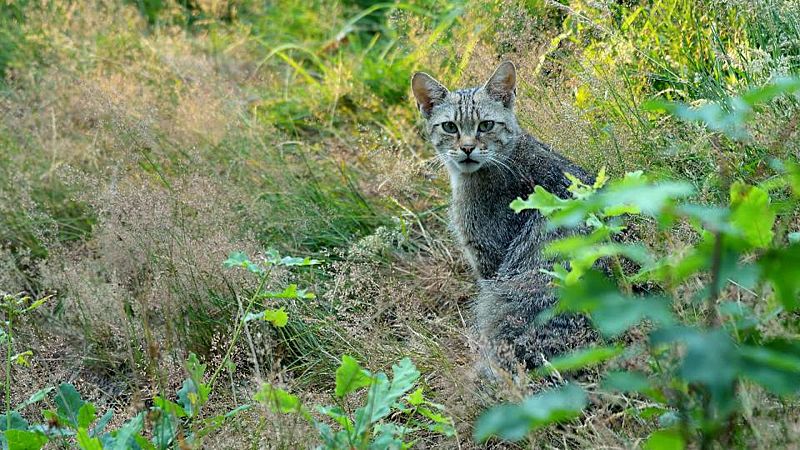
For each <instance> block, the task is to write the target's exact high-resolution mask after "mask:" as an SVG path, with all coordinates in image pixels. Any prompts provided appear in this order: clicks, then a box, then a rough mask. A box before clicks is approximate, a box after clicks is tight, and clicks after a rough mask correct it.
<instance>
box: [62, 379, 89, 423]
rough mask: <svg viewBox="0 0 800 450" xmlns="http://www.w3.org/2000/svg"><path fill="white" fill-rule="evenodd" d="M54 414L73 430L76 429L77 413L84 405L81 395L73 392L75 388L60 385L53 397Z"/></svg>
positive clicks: (66, 384) (65, 384)
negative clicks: (54, 404) (55, 407)
mask: <svg viewBox="0 0 800 450" xmlns="http://www.w3.org/2000/svg"><path fill="white" fill-rule="evenodd" d="M55 402H56V406H57V409H56V412H57V413H58V415H59V416H60V417H62V418H63V419H65V420H66V421H67V422H68V424H69V425H71V426H72V427H73V428H77V427H78V413H79V412H80V410H81V408H82V407H83V405H84V404H85V403H86V402H85V401H83V399H82V398H81V395H80V394H79V393H78V391H77V390H75V386H73V385H71V384H69V383H61V385H59V386H58V392H57V393H56V396H55Z"/></svg>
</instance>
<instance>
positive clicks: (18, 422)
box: [0, 411, 28, 431]
mask: <svg viewBox="0 0 800 450" xmlns="http://www.w3.org/2000/svg"><path fill="white" fill-rule="evenodd" d="M10 414H11V428H8V429H9V430H27V429H28V421H27V420H25V418H24V417H22V414H20V413H18V412H17V411H11V412H10ZM8 422H9V420H8V415H7V414H2V415H0V431H5V430H6V427H7V426H8Z"/></svg>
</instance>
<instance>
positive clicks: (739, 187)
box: [731, 182, 776, 248]
mask: <svg viewBox="0 0 800 450" xmlns="http://www.w3.org/2000/svg"><path fill="white" fill-rule="evenodd" d="M731 207H732V209H733V213H732V214H731V221H732V223H733V224H734V226H735V227H736V228H738V229H739V230H740V231H741V232H742V234H743V235H744V237H745V240H746V241H747V243H748V244H750V246H752V247H755V248H766V247H768V246H769V245H770V243H772V238H773V237H774V233H773V231H772V227H773V225H774V224H775V217H776V215H775V212H774V211H773V210H772V208H771V207H770V200H769V194H767V192H766V191H765V190H763V189H761V188H758V187H755V186H748V185H746V184H744V183H741V182H736V183H733V184H732V185H731Z"/></svg>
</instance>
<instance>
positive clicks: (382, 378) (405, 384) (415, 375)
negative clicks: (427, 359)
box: [355, 358, 420, 435]
mask: <svg viewBox="0 0 800 450" xmlns="http://www.w3.org/2000/svg"><path fill="white" fill-rule="evenodd" d="M392 375H393V379H392V381H391V383H390V382H389V380H388V378H387V377H386V375H385V374H384V373H378V374H376V375H375V376H374V377H373V382H372V384H371V385H370V388H369V390H368V391H367V404H366V406H364V407H361V408H358V409H357V410H356V423H355V433H356V434H359V435H360V434H362V433H364V432H366V430H367V429H368V428H369V427H370V426H371V425H372V424H374V423H376V422H378V421H379V420H381V419H383V418H384V417H386V416H388V415H389V413H390V412H391V407H392V405H394V403H395V402H396V401H397V400H398V399H399V398H400V397H402V396H403V395H405V394H406V393H407V392H408V391H410V390H411V389H412V388H413V387H414V384H415V383H416V381H417V379H419V376H420V373H419V371H418V370H417V368H416V367H415V366H414V364H413V363H412V362H411V360H410V359H408V358H403V359H402V360H400V362H399V363H397V364H395V365H393V366H392Z"/></svg>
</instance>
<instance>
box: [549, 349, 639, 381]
mask: <svg viewBox="0 0 800 450" xmlns="http://www.w3.org/2000/svg"><path fill="white" fill-rule="evenodd" d="M623 350H624V348H623V347H622V346H621V345H615V346H606V347H593V348H586V349H580V350H576V351H574V352H572V353H569V354H567V355H562V356H558V357H555V358H553V359H552V360H551V361H550V364H549V365H547V366H543V367H542V368H541V369H539V372H540V373H541V374H542V375H547V374H550V373H552V372H555V371H558V372H571V371H574V370H578V369H583V368H586V367H591V366H595V365H597V364H600V363H602V362H604V361H608V360H609V359H611V358H614V357H616V356H617V355H619V354H620V353H622V351H623Z"/></svg>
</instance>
